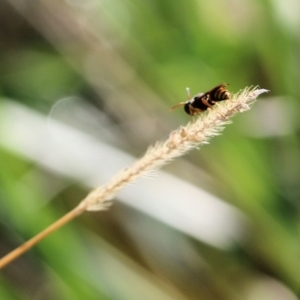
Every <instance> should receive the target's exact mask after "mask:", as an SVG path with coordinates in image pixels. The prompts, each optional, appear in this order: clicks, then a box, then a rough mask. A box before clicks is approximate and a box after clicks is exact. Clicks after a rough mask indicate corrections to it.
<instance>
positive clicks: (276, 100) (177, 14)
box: [0, 0, 300, 300]
mask: <svg viewBox="0 0 300 300" xmlns="http://www.w3.org/2000/svg"><path fill="white" fill-rule="evenodd" d="M299 10H300V4H299V3H298V2H297V1H292V0H290V1H275V0H269V1H267V0H264V1H249V0H248V1H238V0H227V1H221V0H213V1H201V0H190V1H183V0H179V1H176V3H175V2H174V1H170V0H164V1H161V0H152V1H141V0H137V1H132V0H131V1H130V0H124V1H116V0H87V1H79V0H66V1H50V0H45V1H41V2H39V3H37V2H36V1H15V0H11V1H8V0H6V1H2V2H1V3H0V49H1V52H0V78H1V80H0V95H1V98H2V99H13V100H15V101H19V102H20V103H23V104H25V105H26V106H28V107H30V108H32V109H35V110H39V111H41V112H43V113H45V114H48V113H49V112H50V110H51V108H52V106H53V105H55V103H57V102H58V101H59V100H60V99H63V98H64V97H68V96H78V97H81V98H82V99H84V101H86V102H88V103H91V104H92V105H94V107H95V109H96V108H100V109H101V111H102V112H103V113H104V114H105V115H106V116H107V118H109V119H110V120H111V121H112V123H113V124H114V125H115V126H117V127H118V130H119V131H120V132H121V134H122V136H123V137H124V140H127V141H128V144H126V143H124V144H123V145H120V147H122V148H124V149H127V150H128V151H131V152H132V153H133V154H135V155H140V154H141V153H142V152H143V151H144V149H145V148H146V147H147V146H148V145H149V144H152V143H153V142H154V141H155V140H156V139H161V138H162V137H164V136H165V135H167V134H168V132H169V131H170V130H171V129H172V128H176V126H178V125H179V124H182V123H184V122H186V121H187V120H188V119H189V117H188V116H186V115H185V114H184V113H183V112H182V110H180V109H178V111H176V112H174V113H173V114H172V115H171V114H168V107H169V106H172V105H174V104H175V103H177V102H179V101H183V100H184V99H185V98H186V95H185V90H184V89H185V87H186V86H189V87H190V88H191V91H192V93H197V92H199V91H201V90H202V91H205V90H208V89H210V88H211V87H213V86H215V85H217V84H219V83H221V82H228V83H230V90H231V91H232V92H237V91H238V90H239V89H241V88H244V87H245V86H249V85H259V86H261V87H262V88H266V89H269V90H270V91H271V93H270V94H268V95H267V96H265V97H262V99H260V100H259V102H262V103H266V104H267V106H265V107H267V110H262V111H260V112H259V109H258V108H255V106H256V105H257V107H261V106H258V105H259V103H257V104H255V105H254V106H253V110H251V111H250V112H247V114H248V115H252V116H253V118H252V119H251V120H250V121H249V119H247V116H246V114H243V115H240V116H238V117H236V118H235V119H234V123H233V125H230V126H229V127H228V128H226V131H225V132H224V134H223V135H222V136H220V137H217V138H215V139H214V140H213V141H212V143H211V144H210V145H209V146H205V147H203V148H202V149H201V151H196V152H193V153H191V154H190V155H188V156H187V157H186V158H185V159H186V160H188V161H190V162H192V164H193V165H195V166H197V167H199V168H202V169H203V170H205V171H206V172H208V173H209V174H210V175H211V176H212V177H213V179H214V186H213V189H214V190H213V192H214V193H215V194H217V195H219V196H220V197H221V198H222V199H224V200H226V201H228V202H230V203H231V204H234V205H235V206H236V207H238V208H239V209H241V210H242V211H243V212H244V213H245V214H246V215H247V216H248V218H249V221H250V224H249V228H248V232H247V235H246V236H245V237H244V240H243V242H239V243H237V244H236V245H235V246H233V247H232V248H231V249H228V250H220V249H215V248H213V247H211V246H208V245H205V244H204V243H201V242H199V241H195V240H192V239H191V238H190V237H188V236H184V234H182V233H178V232H176V230H174V229H172V228H169V227H167V226H165V225H163V224H160V223H159V222H157V221H155V220H152V219H150V218H149V217H146V216H144V215H142V214H141V213H139V212H137V211H134V210H132V209H130V208H128V207H125V205H121V204H116V205H115V208H114V209H113V210H112V211H109V212H107V213H101V214H86V215H84V216H82V217H80V218H79V219H78V220H75V221H74V222H73V223H72V224H70V225H67V226H66V227H65V228H62V229H61V230H60V231H59V232H57V233H55V234H54V235H52V236H50V237H49V238H47V239H46V240H45V241H43V242H42V243H40V245H38V246H37V247H35V248H34V249H32V250H31V251H30V252H29V253H27V254H26V255H25V256H23V257H22V258H20V259H19V260H17V261H16V262H14V263H13V264H11V265H10V266H8V267H7V268H6V269H4V270H3V272H2V274H1V280H2V281H1V283H0V298H1V299H7V300H10V299H122V300H123V299H130V300H132V299H141V298H143V299H209V300H213V299H218V300H219V299H224V300H225V299H256V300H257V299H258V300H259V299H296V296H293V295H297V294H298V293H299V291H300V272H299V269H300V264H299V259H300V251H299V250H300V248H299V234H298V231H299V227H300V214H299V209H300V205H299V199H300V185H299V178H300V159H299V157H300V153H299V149H300V146H299V143H300V139H299V120H300V118H299V117H298V111H299V109H300V108H299V106H300V104H299V98H300V97H299V96H300V89H298V87H299V80H300V73H299V70H300V68H299V65H300V47H299V46H300V35H299V26H300V21H299V20H300V19H299V17H298V12H299ZM275 106H276V107H279V116H280V123H279V118H277V116H278V115H271V114H269V113H268V111H272V108H274V107H275ZM134 120H142V125H141V126H139V125H138V126H136V124H139V123H134ZM247 120H248V122H247ZM24 125H26V124H24ZM286 127H287V128H288V130H287V131H282V129H283V128H286ZM147 128H148V129H149V130H150V129H152V131H149V132H148V131H147V130H148V129H147ZM270 128H272V130H269V129H270ZM0 160H1V168H0V216H1V220H0V233H1V243H0V253H1V255H4V254H5V253H7V252H9V251H10V250H11V249H13V248H15V247H16V246H18V245H19V244H21V243H22V242H23V241H25V240H27V239H28V238H30V237H32V236H33V235H34V234H36V233H37V232H39V231H40V230H42V229H43V228H45V227H46V226H47V225H48V224H50V223H51V222H53V221H55V220H56V219H57V218H58V217H59V216H61V215H62V214H63V213H64V212H66V211H68V210H70V209H71V208H72V207H74V205H75V204H76V203H78V201H80V199H81V198H80V197H79V196H82V197H84V195H85V194H86V192H87V190H86V189H85V188H84V187H82V186H81V185H80V184H78V183H74V182H72V181H70V180H68V179H66V178H61V177H60V176H59V175H57V174H51V173H49V172H48V171H46V170H44V169H42V168H41V167H40V166H39V165H38V164H37V163H35V162H34V161H27V160H26V159H25V158H23V157H19V156H17V155H16V154H14V153H11V152H9V151H8V150H7V149H5V148H1V149H0ZM170 171H171V172H172V167H170ZM175 173H176V172H175ZM191 177H192V175H191ZM193 182H194V183H195V182H197V179H196V178H193ZM57 185H60V186H61V189H60V190H59V192H58V193H57V194H51V189H52V186H57ZM208 188H209V189H212V187H208ZM49 195H50V196H49ZM122 214H125V215H128V216H130V218H136V219H137V220H138V221H137V224H138V225H137V226H140V227H139V228H140V230H145V234H146V232H149V231H150V232H152V234H149V235H147V239H148V244H153V245H155V246H156V247H162V248H161V249H164V248H163V247H166V248H165V249H164V251H162V250H161V251H159V250H158V249H156V252H155V251H153V253H150V252H151V251H148V252H147V251H146V250H145V251H143V249H142V248H143V247H142V246H141V245H139V243H142V242H139V241H138V240H137V237H134V236H131V235H130V233H129V232H128V231H127V230H125V229H124V228H123V226H124V225H123V224H122V221H120V219H121V220H122V218H120V216H121V215H122ZM153 232H155V234H153ZM156 235H157V236H156ZM100 236H102V238H103V240H102V239H100ZM159 241H165V243H167V242H168V245H167V244H166V245H164V246H163V243H164V242H161V243H160V242H159ZM109 253H111V255H110V254H109ZM124 266H126V270H124ZM162 291H163V292H162ZM280 295H282V296H280ZM275 297H278V298H275ZM280 297H281V298H280ZM293 297H295V298H293Z"/></svg>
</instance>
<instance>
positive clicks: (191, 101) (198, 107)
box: [171, 83, 230, 116]
mask: <svg viewBox="0 0 300 300" xmlns="http://www.w3.org/2000/svg"><path fill="white" fill-rule="evenodd" d="M227 85H228V84H227V83H222V84H220V85H218V86H216V87H214V88H213V89H211V90H210V91H208V92H206V93H200V94H197V95H196V96H194V97H191V96H190V90H189V88H187V89H186V90H187V96H188V101H185V102H180V103H178V104H176V105H174V106H173V107H171V110H173V109H175V108H177V107H178V106H182V105H183V106H184V110H185V112H186V113H187V114H189V115H191V116H193V115H195V114H199V113H201V112H202V111H205V110H207V109H208V108H212V107H213V106H214V105H215V104H216V102H220V101H224V100H227V99H230V92H229V91H228V90H227V89H226V86H227Z"/></svg>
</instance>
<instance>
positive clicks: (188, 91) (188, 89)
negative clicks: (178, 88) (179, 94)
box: [185, 87, 191, 100]
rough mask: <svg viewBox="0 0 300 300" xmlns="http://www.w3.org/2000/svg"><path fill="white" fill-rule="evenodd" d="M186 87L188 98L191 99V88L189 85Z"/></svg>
mask: <svg viewBox="0 0 300 300" xmlns="http://www.w3.org/2000/svg"><path fill="white" fill-rule="evenodd" d="M185 89H186V94H187V97H188V100H190V99H191V93H190V88H189V87H187V88H185Z"/></svg>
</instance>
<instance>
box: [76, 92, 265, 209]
mask: <svg viewBox="0 0 300 300" xmlns="http://www.w3.org/2000/svg"><path fill="white" fill-rule="evenodd" d="M265 92H267V90H265V89H258V88H257V87H255V88H251V87H250V88H245V89H244V90H242V91H240V92H239V93H237V94H235V95H233V97H232V98H231V99H230V100H227V101H224V102H222V103H221V104H219V105H215V106H214V108H213V109H211V110H209V112H208V113H203V114H201V115H200V116H199V117H197V118H196V119H193V120H192V121H191V122H189V123H188V124H187V125H186V126H184V127H180V128H179V129H177V130H175V131H173V132H172V133H171V134H170V136H169V138H168V139H167V140H166V141H164V142H157V143H156V144H155V145H154V146H152V147H150V148H149V149H148V150H147V152H146V153H145V155H144V156H143V157H142V158H140V159H139V160H137V161H136V162H135V163H134V164H133V165H132V166H131V167H129V168H125V169H124V170H121V171H120V172H119V173H117V174H116V175H115V176H114V177H113V178H112V179H111V180H110V181H109V182H108V183H107V184H106V185H104V186H100V187H98V188H96V189H95V190H93V191H92V192H91V193H90V194H89V195H88V196H87V197H86V198H85V199H84V200H83V201H82V202H81V204H80V206H82V207H84V208H85V209H86V210H88V211H97V210H104V209H106V208H107V207H108V205H109V204H110V200H111V199H113V198H114V197H115V195H116V194H117V193H118V191H119V190H121V189H122V188H123V187H124V186H125V185H127V184H130V183H132V182H134V181H135V180H136V179H137V178H138V177H140V176H143V175H145V174H147V173H148V172H151V171H153V170H157V169H159V168H160V167H162V166H163V165H165V164H167V163H168V162H170V161H171V160H172V159H174V158H176V157H179V156H181V155H184V154H185V153H187V152H188V151H190V150H191V149H193V148H196V147H198V146H200V145H201V144H205V143H208V141H209V139H210V138H211V137H213V136H215V135H218V134H219V133H220V132H221V131H222V130H223V128H224V125H225V124H228V123H229V121H228V119H229V118H230V117H232V116H234V115H235V114H236V113H238V112H242V111H245V110H248V109H249V104H251V103H252V102H254V101H255V100H256V98H257V97H258V96H259V95H260V94H262V93H265Z"/></svg>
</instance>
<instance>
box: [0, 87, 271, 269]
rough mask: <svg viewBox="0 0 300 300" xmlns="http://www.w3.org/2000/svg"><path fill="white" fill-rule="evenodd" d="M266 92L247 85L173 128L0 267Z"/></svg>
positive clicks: (100, 206)
mask: <svg viewBox="0 0 300 300" xmlns="http://www.w3.org/2000/svg"><path fill="white" fill-rule="evenodd" d="M265 92H268V91H267V90H265V89H258V88H257V87H255V88H251V87H250V88H245V89H244V90H242V91H240V92H239V93H237V94H235V95H233V97H232V98H231V99H230V100H226V101H224V102H223V103H221V104H219V105H217V104H216V105H215V106H214V108H213V109H211V110H209V111H208V112H207V113H203V114H201V115H200V116H199V117H197V118H196V119H193V120H192V121H191V122H189V123H188V124H187V125H186V126H183V127H180V128H178V129H177V130H175V131H173V132H172V133H171V134H170V136H169V138H168V139H167V140H166V141H164V142H158V143H156V144H155V145H154V146H152V147H150V148H149V149H148V150H147V152H146V153H145V155H144V156H143V157H142V158H140V159H139V160H137V161H136V162H135V163H134V164H133V165H132V166H131V167H129V168H125V169H124V170H122V171H120V172H119V173H117V174H116V175H115V176H114V177H113V178H112V179H111V180H110V181H109V182H108V183H107V184H106V185H103V186H100V187H98V188H96V189H95V190H93V191H92V192H91V193H90V194H88V195H87V197H86V198H85V199H83V200H82V201H81V202H80V203H79V205H78V206H76V207H75V208H74V209H73V210H71V211H70V212H69V213H67V214H66V215H64V216H63V217H62V218H60V219H59V220H57V221H56V222H55V223H53V224H51V225H50V226H49V227H47V228H46V229H45V230H44V231H42V232H40V233H39V234H37V235H36V236H34V237H33V238H31V239H30V240H28V241H27V242H25V243H24V244H23V245H21V246H20V247H18V248H16V249H15V250H13V251H12V252H10V253H8V254H7V255H6V256H4V257H3V258H1V259H0V269H1V268H3V267H4V266H6V265H7V264H9V263H11V262H12V261H13V260H15V259H16V258H17V257H19V256H21V255H22V254H23V253H25V252H26V251H27V250H29V249H30V248H31V247H33V246H34V245H35V244H37V243H38V242H39V241H41V240H42V239H44V238H45V237H46V236H48V235H49V234H50V233H52V232H54V231H55V230H57V229H58V228H60V227H62V226H63V225H64V224H66V223H68V222H70V221H71V220H72V219H74V218H75V217H77V216H78V215H80V214H82V213H83V212H84V211H98V210H104V209H107V207H108V206H109V204H110V203H111V200H112V199H113V198H114V197H115V195H116V194H117V193H118V191H119V190H121V189H122V188H123V187H124V186H125V185H128V184H130V183H132V182H134V181H135V180H136V179H137V178H138V177H141V176H143V175H145V174H147V173H149V172H151V171H154V170H157V169H159V168H160V167H162V166H163V165H165V164H167V163H168V162H170V161H171V160H172V159H174V158H176V157H179V156H181V155H184V154H185V153H187V152H188V151H190V150H191V149H193V148H196V147H198V146H200V145H202V144H205V143H208V141H209V139H210V138H211V137H213V136H215V135H218V134H219V133H220V132H221V131H222V130H223V128H224V125H225V124H228V123H229V121H228V119H229V118H231V117H232V116H234V115H235V114H236V113H238V112H242V111H245V110H248V109H249V104H251V103H252V102H254V101H255V100H256V98H257V97H258V96H259V95H260V94H262V93H265Z"/></svg>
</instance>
